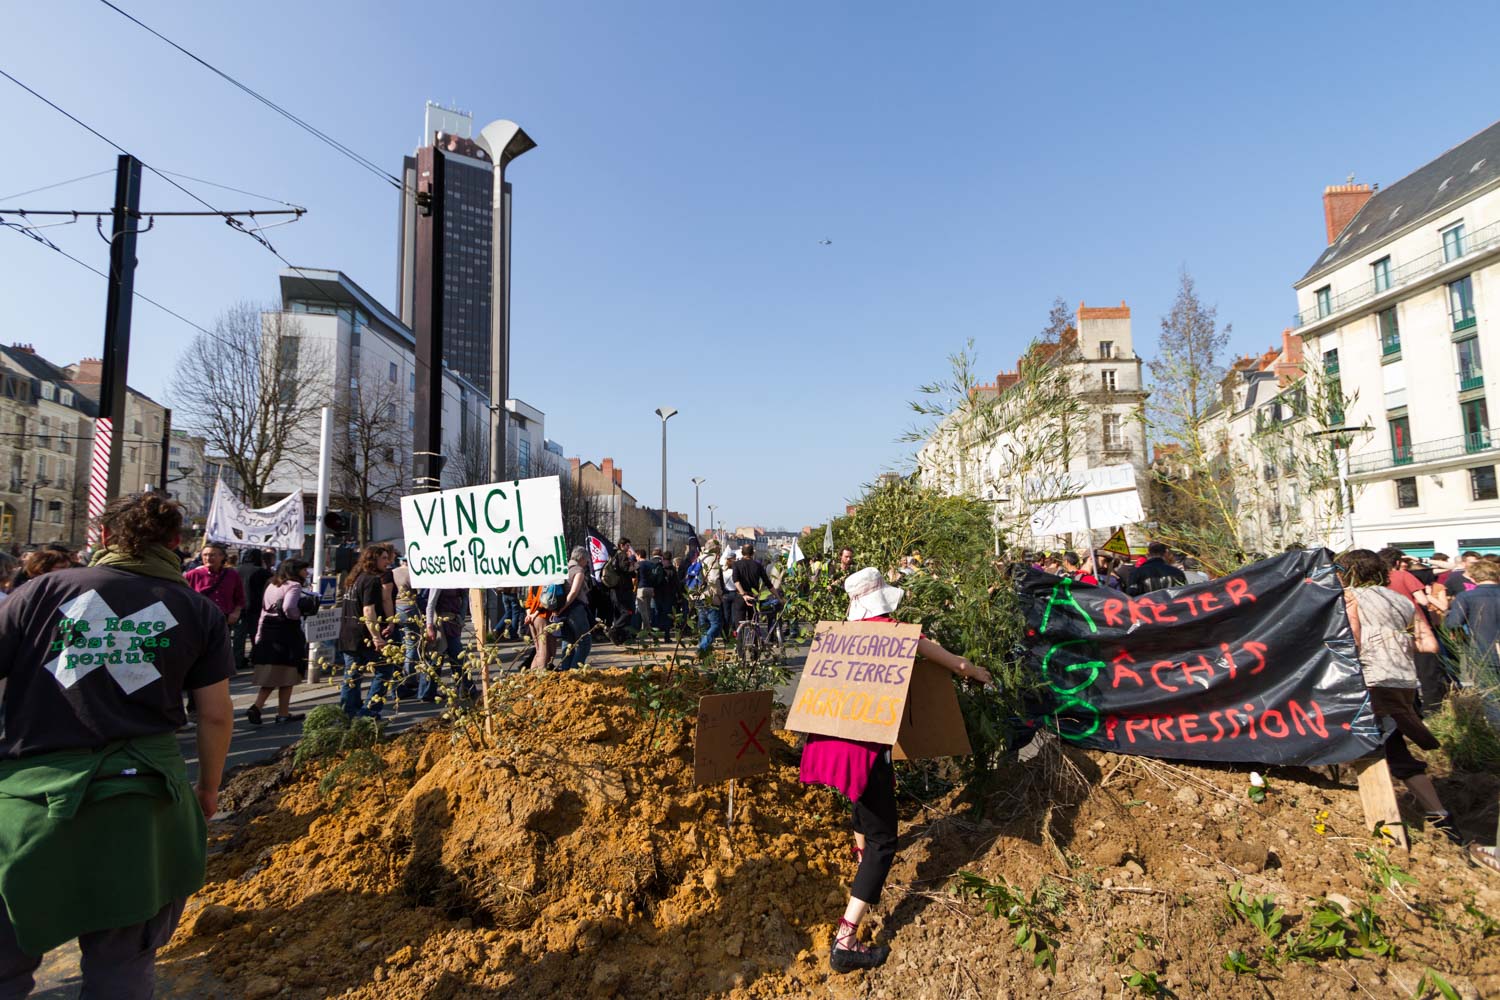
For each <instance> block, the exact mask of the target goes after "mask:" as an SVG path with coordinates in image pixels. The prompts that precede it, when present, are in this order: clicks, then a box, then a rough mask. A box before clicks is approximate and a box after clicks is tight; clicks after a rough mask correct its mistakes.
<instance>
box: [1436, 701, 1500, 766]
mask: <svg viewBox="0 0 1500 1000" xmlns="http://www.w3.org/2000/svg"><path fill="white" fill-rule="evenodd" d="M1427 728H1429V729H1431V730H1432V734H1433V735H1434V736H1436V737H1437V738H1438V742H1440V743H1441V744H1442V745H1443V752H1444V753H1446V754H1447V755H1448V761H1449V763H1451V764H1452V765H1453V768H1454V770H1458V771H1467V772H1469V773H1471V774H1492V773H1494V772H1496V771H1500V732H1497V731H1496V730H1495V727H1494V726H1493V725H1491V724H1490V720H1489V719H1488V718H1487V717H1486V713H1485V694H1484V693H1483V692H1481V691H1474V690H1470V689H1464V690H1455V691H1453V692H1452V693H1451V694H1449V695H1448V698H1447V700H1446V701H1444V702H1443V707H1442V709H1441V710H1440V711H1439V712H1438V713H1437V714H1436V715H1433V716H1431V717H1429V718H1428V720H1427Z"/></svg>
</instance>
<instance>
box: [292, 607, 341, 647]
mask: <svg viewBox="0 0 1500 1000" xmlns="http://www.w3.org/2000/svg"><path fill="white" fill-rule="evenodd" d="M343 620H344V609H343V608H338V607H334V608H324V609H323V610H321V611H319V612H318V613H317V614H315V615H312V616H310V617H307V618H304V619H302V635H303V637H304V638H306V639H307V641H308V642H334V641H335V640H337V639H338V637H339V625H340V624H341V623H342V622H343Z"/></svg>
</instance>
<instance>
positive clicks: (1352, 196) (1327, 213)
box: [1323, 183, 1375, 245]
mask: <svg viewBox="0 0 1500 1000" xmlns="http://www.w3.org/2000/svg"><path fill="white" fill-rule="evenodd" d="M1374 194H1375V192H1374V191H1373V190H1372V189H1371V188H1370V185H1368V184H1354V183H1349V184H1330V185H1328V186H1327V187H1325V188H1324V189H1323V224H1324V225H1325V226H1326V227H1327V228H1328V242H1329V244H1330V245H1331V244H1332V243H1333V241H1334V240H1336V239H1338V238H1339V233H1342V232H1343V231H1344V228H1345V227H1346V226H1348V225H1349V223H1351V222H1353V221H1354V217H1355V216H1356V215H1358V214H1359V210H1360V209H1362V208H1364V207H1365V202H1367V201H1369V200H1370V198H1371V197H1372V196H1373V195H1374Z"/></svg>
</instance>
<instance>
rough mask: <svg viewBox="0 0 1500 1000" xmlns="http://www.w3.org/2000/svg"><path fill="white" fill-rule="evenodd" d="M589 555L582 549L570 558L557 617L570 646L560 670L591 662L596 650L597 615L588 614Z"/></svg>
mask: <svg viewBox="0 0 1500 1000" xmlns="http://www.w3.org/2000/svg"><path fill="white" fill-rule="evenodd" d="M590 574H591V570H590V566H589V554H588V551H587V550H586V549H584V547H583V546H582V545H578V546H574V548H573V551H572V552H571V553H569V555H568V583H567V589H566V592H565V596H564V597H563V603H562V607H560V608H558V610H557V617H558V618H560V619H562V622H563V636H564V638H566V639H568V640H569V642H570V643H571V645H569V647H568V651H567V653H565V654H563V659H562V666H560V667H559V668H558V669H559V670H572V669H573V668H574V667H577V666H581V665H582V664H584V663H587V662H588V658H589V653H590V652H591V651H592V650H593V648H594V613H593V612H592V611H590V610H589V577H590Z"/></svg>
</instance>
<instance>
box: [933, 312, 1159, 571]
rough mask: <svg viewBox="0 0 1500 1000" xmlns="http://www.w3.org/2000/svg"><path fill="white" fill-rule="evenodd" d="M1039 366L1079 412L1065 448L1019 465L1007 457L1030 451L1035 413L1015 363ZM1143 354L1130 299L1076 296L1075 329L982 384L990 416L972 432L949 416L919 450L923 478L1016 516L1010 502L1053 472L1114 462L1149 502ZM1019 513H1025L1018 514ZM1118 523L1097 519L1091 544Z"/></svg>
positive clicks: (1076, 541)
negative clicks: (1106, 302)
mask: <svg viewBox="0 0 1500 1000" xmlns="http://www.w3.org/2000/svg"><path fill="white" fill-rule="evenodd" d="M1026 365H1044V366H1047V367H1049V368H1052V369H1056V370H1057V371H1059V372H1061V373H1062V376H1063V378H1064V379H1065V380H1066V387H1067V391H1068V392H1069V393H1071V395H1072V396H1073V397H1075V399H1076V401H1077V403H1078V404H1079V406H1078V407H1077V409H1078V410H1079V411H1080V412H1079V416H1078V419H1076V420H1072V421H1071V422H1070V423H1069V424H1068V427H1067V430H1066V433H1065V434H1064V436H1063V448H1062V450H1061V452H1060V453H1059V454H1057V455H1055V456H1049V457H1048V459H1047V461H1046V462H1045V463H1044V466H1045V467H1036V468H1018V467H1017V465H1016V463H1015V462H1014V461H1013V456H1014V455H1015V454H1017V453H1018V452H1027V451H1033V450H1035V449H1034V447H1032V446H1031V445H1028V444H1027V443H1026V442H1027V441H1028V439H1032V438H1034V435H1035V434H1036V424H1037V421H1038V419H1039V418H1038V415H1037V413H1036V412H1035V411H1034V407H1032V406H1031V405H1030V401H1029V400H1027V399H1025V398H1022V396H1023V394H1024V392H1025V391H1026V385H1027V382H1026V380H1025V379H1023V378H1022V377H1021V371H1020V369H1021V367H1022V366H1026ZM1141 368H1142V362H1141V358H1140V356H1139V355H1137V354H1136V353H1135V347H1134V342H1133V339H1132V336H1131V329H1130V307H1129V306H1127V305H1126V304H1125V303H1124V302H1121V303H1120V304H1119V305H1118V306H1106V307H1094V306H1089V305H1086V304H1085V303H1082V302H1080V303H1079V304H1078V319H1077V326H1076V327H1069V328H1068V329H1067V330H1065V331H1064V332H1063V334H1062V335H1061V337H1060V338H1059V339H1058V341H1057V342H1056V343H1046V342H1043V343H1038V344H1035V345H1033V347H1032V348H1031V350H1030V351H1028V352H1027V354H1026V356H1025V357H1023V358H1021V359H1020V361H1019V362H1018V364H1017V370H1016V371H1013V372H1001V373H1000V374H999V375H997V376H996V378H995V381H994V382H993V383H989V384H987V385H982V386H979V387H978V388H977V389H976V396H977V397H978V398H979V399H982V400H986V401H992V402H993V405H994V413H995V415H996V416H995V419H994V420H993V421H988V420H987V421H985V422H984V423H985V425H986V426H985V429H984V430H983V432H981V435H980V437H978V438H977V439H976V438H975V435H974V434H973V433H972V432H971V430H970V429H965V428H961V427H958V426H955V423H954V421H953V419H952V418H950V419H949V420H948V421H945V422H944V423H943V425H942V426H940V427H939V428H938V429H937V430H936V431H935V432H934V433H933V434H932V435H931V437H929V438H928V440H927V441H926V442H925V443H924V444H923V446H922V449H921V450H920V451H919V452H918V454H917V466H918V470H919V473H920V478H921V481H922V483H923V484H924V485H928V486H933V487H936V488H937V489H940V490H943V491H944V492H947V493H951V494H967V495H970V496H974V497H978V498H980V499H985V500H992V501H995V502H996V503H998V504H1002V505H1009V507H1007V508H1006V509H1005V510H1001V511H999V512H998V513H999V515H1000V516H1014V515H1016V514H1017V510H1016V509H1015V508H1016V505H1017V504H1018V503H1019V502H1020V501H1021V498H1023V497H1027V498H1028V499H1030V500H1035V499H1037V498H1033V497H1030V496H1029V493H1030V492H1032V490H1031V487H1030V486H1029V485H1028V484H1030V483H1034V482H1038V481H1050V480H1055V479H1056V478H1057V477H1058V476H1060V475H1061V474H1064V473H1081V472H1086V471H1088V470H1090V469H1097V468H1102V467H1104V466H1110V465H1131V466H1134V467H1135V472H1136V483H1137V488H1138V489H1139V490H1140V491H1141V499H1142V502H1143V503H1146V504H1148V505H1149V498H1148V496H1147V492H1148V491H1147V488H1146V485H1147V483H1148V482H1149V476H1148V467H1149V456H1148V455H1147V453H1146V422H1145V405H1146V397H1147V395H1148V393H1147V391H1146V389H1145V386H1144V383H1143V381H1142V377H1141ZM1015 519H1016V520H1024V518H1023V517H1016V518H1015ZM1114 527H1116V526H1115V525H1096V526H1095V528H1094V531H1093V535H1094V539H1093V541H1094V542H1096V543H1103V541H1104V540H1105V539H1106V538H1108V537H1109V534H1110V532H1111V531H1112V530H1113V528H1114ZM1017 541H1018V542H1021V543H1023V544H1027V545H1033V546H1041V547H1056V546H1062V545H1066V544H1070V543H1071V544H1073V545H1077V546H1084V545H1085V540H1084V539H1082V538H1078V537H1075V538H1073V539H1071V542H1070V540H1069V539H1066V538H1062V537H1057V536H1041V537H1032V538H1027V539H1017Z"/></svg>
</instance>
